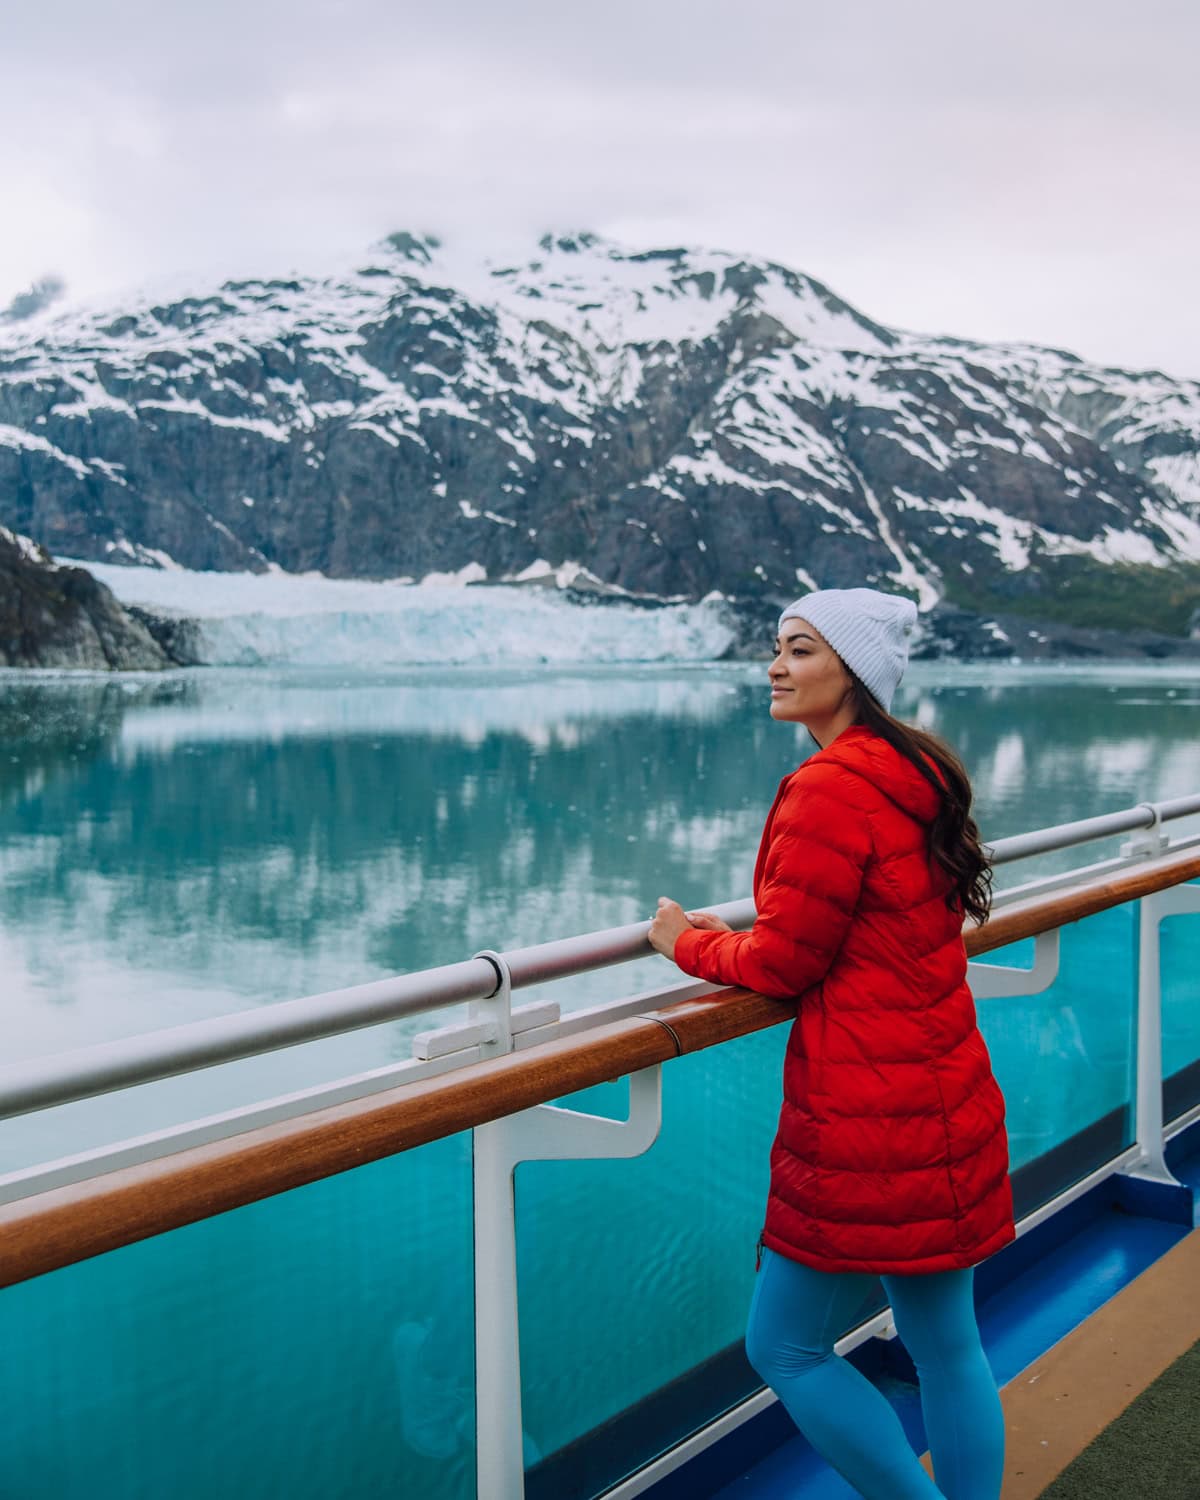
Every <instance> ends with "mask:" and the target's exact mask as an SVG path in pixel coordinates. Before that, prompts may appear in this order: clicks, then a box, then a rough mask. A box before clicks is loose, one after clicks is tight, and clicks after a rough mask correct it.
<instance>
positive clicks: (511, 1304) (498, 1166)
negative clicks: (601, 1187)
mask: <svg viewBox="0 0 1200 1500" xmlns="http://www.w3.org/2000/svg"><path fill="white" fill-rule="evenodd" d="M661 1124H662V1067H661V1065H660V1064H655V1066H654V1067H651V1068H646V1069H644V1070H643V1071H642V1072H640V1073H634V1074H633V1075H632V1076H631V1077H630V1080H629V1118H628V1119H626V1120H609V1119H606V1118H605V1117H604V1116H602V1115H588V1114H583V1113H581V1112H579V1111H576V1110H569V1109H560V1108H558V1107H557V1106H556V1105H552V1104H539V1105H537V1106H536V1107H535V1108H533V1109H527V1110H523V1111H522V1112H521V1113H520V1114H516V1115H507V1116H505V1117H504V1118H503V1119H500V1120H493V1121H492V1122H491V1123H490V1124H487V1125H480V1126H477V1127H476V1129H475V1130H474V1132H473V1136H474V1148H475V1149H474V1183H475V1442H476V1447H475V1466H476V1494H477V1495H478V1496H479V1500H524V1495H525V1440H524V1428H523V1425H522V1415H521V1338H520V1322H519V1313H518V1307H517V1242H516V1208H515V1202H514V1198H513V1172H514V1170H515V1168H516V1165H517V1163H518V1162H521V1161H584V1160H588V1159H598V1158H608V1159H613V1158H619V1157H632V1156H641V1155H642V1153H643V1152H645V1151H648V1150H649V1149H650V1147H651V1146H652V1145H653V1144H654V1142H655V1141H656V1140H657V1139H658V1132H659V1127H660V1126H661Z"/></svg>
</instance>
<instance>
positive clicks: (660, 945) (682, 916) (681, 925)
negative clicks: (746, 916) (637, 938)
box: [647, 896, 733, 958]
mask: <svg viewBox="0 0 1200 1500" xmlns="http://www.w3.org/2000/svg"><path fill="white" fill-rule="evenodd" d="M689 927H700V928H703V930H704V931H705V932H732V931H733V928H732V927H730V926H729V924H728V923H727V922H722V921H721V919H720V917H714V916H712V915H711V914H710V913H709V912H706V911H684V909H683V907H682V906H680V904H679V902H678V901H672V900H671V899H670V898H669V897H668V896H660V897H659V898H658V911H657V912H656V913H655V916H654V920H653V921H652V922H651V923H650V931H649V932H648V933H647V937H649V939H650V946H651V947H652V948H656V949H657V950H658V952H659V953H663V954H665V955H666V956H667V958H674V957H675V943H676V940H677V939H678V937H679V934H680V933H681V932H686V931H687V929H688V928H689Z"/></svg>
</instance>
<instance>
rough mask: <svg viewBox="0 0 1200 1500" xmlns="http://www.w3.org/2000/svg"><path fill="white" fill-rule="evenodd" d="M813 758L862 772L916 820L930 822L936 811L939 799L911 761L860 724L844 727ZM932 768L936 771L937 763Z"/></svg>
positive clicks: (848, 769) (854, 772) (855, 771)
mask: <svg viewBox="0 0 1200 1500" xmlns="http://www.w3.org/2000/svg"><path fill="white" fill-rule="evenodd" d="M812 758H813V759H814V760H815V759H818V758H819V759H820V760H822V761H827V762H830V763H832V764H835V765H839V766H841V767H843V768H844V769H845V770H847V771H850V772H852V773H853V774H854V775H855V776H861V777H862V778H863V780H864V781H869V782H870V783H871V785H872V786H873V787H875V788H876V790H877V791H879V792H881V793H882V794H883V796H885V797H887V798H888V800H889V801H891V802H894V803H895V804H896V806H897V807H898V808H900V810H901V812H905V813H907V814H908V816H909V817H910V818H915V819H916V820H917V822H918V823H932V822H933V820H934V818H935V816H936V815H937V810H938V806H939V803H940V801H941V799H940V798H939V796H938V794H937V792H936V791H935V790H934V788H933V787H932V786H931V785H930V784H929V782H928V781H926V779H925V777H924V776H922V775H921V773H920V771H918V770H917V768H916V766H914V765H913V763H912V761H910V760H909V759H908V758H907V757H906V756H904V755H901V754H900V752H899V750H897V749H895V747H894V746H892V745H889V744H888V742H887V740H885V739H883V738H882V737H881V736H880V735H877V734H875V733H873V732H872V731H871V730H870V729H867V728H865V727H864V726H863V725H862V724H852V725H851V726H850V728H849V729H843V731H842V732H841V734H839V735H838V737H837V739H836V740H834V742H833V743H832V744H831V745H829V746H827V748H826V749H824V750H821V751H819V752H818V754H817V755H816V756H814V757H812ZM933 769H934V774H935V775H936V774H938V773H937V769H936V767H934V768H933Z"/></svg>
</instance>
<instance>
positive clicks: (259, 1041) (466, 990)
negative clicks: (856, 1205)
mask: <svg viewBox="0 0 1200 1500" xmlns="http://www.w3.org/2000/svg"><path fill="white" fill-rule="evenodd" d="M1193 813H1200V795H1193V796H1189V797H1176V798H1173V799H1170V800H1167V801H1163V802H1157V803H1151V802H1143V803H1140V804H1139V805H1138V806H1137V807H1131V808H1127V809H1124V810H1122V811H1120V812H1115V813H1104V814H1101V815H1100V816H1098V817H1095V818H1084V819H1082V820H1080V821H1078V822H1074V823H1060V824H1057V825H1056V826H1054V827H1052V828H1043V829H1037V830H1035V831H1033V832H1031V833H1023V834H1017V835H1014V836H1013V837H1010V838H1004V839H997V840H996V842H995V843H994V844H992V845H990V846H989V853H990V857H991V860H992V862H993V863H994V864H1004V863H1010V862H1012V861H1013V860H1018V859H1025V858H1028V857H1030V856H1031V855H1034V854H1042V853H1047V852H1049V851H1051V850H1054V849H1068V848H1072V847H1075V846H1076V845H1079V844H1082V843H1088V842H1090V841H1092V840H1095V839H1102V838H1110V837H1113V836H1114V835H1116V834H1120V833H1125V832H1130V831H1132V830H1135V829H1139V828H1153V827H1155V826H1156V825H1157V824H1159V823H1164V822H1169V821H1171V820H1172V819H1175V818H1182V817H1187V816H1189V815H1191V814H1193ZM705 910H707V911H712V912H713V913H715V914H716V915H717V916H719V917H721V918H722V919H723V920H724V921H726V922H728V923H729V925H730V926H731V927H733V928H735V929H738V928H747V927H749V926H750V925H751V924H752V923H753V921H754V917H755V909H754V902H753V901H752V900H751V899H750V898H748V897H743V898H741V899H739V900H736V901H725V902H719V903H717V904H715V905H711V904H710V905H708V906H706V907H705ZM648 927H649V923H648V922H630V923H627V924H626V925H624V926H622V927H610V928H606V929H603V930H601V931H598V932H590V933H583V934H579V935H577V936H574V937H567V938H558V939H555V940H553V941H551V942H548V943H538V944H536V945H534V946H532V947H528V948H517V949H513V950H512V951H511V952H507V953H504V954H502V955H500V956H501V957H502V958H503V959H504V961H505V962H506V963H507V966H508V970H509V973H510V974H511V976H512V987H513V989H514V990H515V989H522V988H524V987H526V986H528V985H534V984H542V983H545V982H547V981H549V980H555V979H567V978H571V977H573V976H575V975H577V974H585V973H588V972H589V971H591V970H593V969H599V968H604V967H607V966H609V965H612V964H617V963H624V962H628V961H630V960H632V959H638V958H645V957H647V956H648V955H649V954H650V953H651V952H652V951H653V950H652V949H651V948H650V945H649V943H648V941H647V938H646V932H647V929H648ZM495 989H496V969H495V967H494V965H493V964H492V963H491V962H490V961H489V960H487V959H483V958H473V959H467V960H465V961H462V962H460V963H454V964H446V965H442V966H441V967H439V968H434V969H424V970H421V971H420V972H418V973H415V974H405V975H400V976H397V977H395V978H390V979H382V980H375V981H373V982H372V983H370V984H361V985H355V986H352V987H351V988H348V989H343V990H333V991H327V992H326V993H324V994H320V995H309V996H305V997H303V998H301V999H297V1000H281V1001H277V1002H275V1003H273V1004H271V1005H266V1006H261V1007H259V1008H258V1009H256V1010H251V1011H241V1012H235V1013H234V1014H232V1015H224V1016H214V1017H210V1018H209V1019H207V1020H203V1021H192V1022H188V1023H186V1024H185V1025H182V1026H172V1027H168V1028H165V1029H163V1030H160V1031H153V1032H146V1033H143V1034H142V1035H140V1036H133V1037H123V1038H120V1039H119V1040H117V1041H112V1042H101V1043H97V1044H93V1045H91V1046H88V1047H82V1048H78V1049H76V1050H73V1051H70V1052H61V1053H52V1054H50V1055H49V1056H47V1057H39V1058H31V1059H28V1060H26V1061H24V1062H20V1063H14V1064H10V1065H9V1066H8V1067H5V1068H0V1120H4V1119H9V1118H11V1117H13V1116H15V1115H22V1114H28V1113H31V1112H32V1111H34V1110H40V1109H49V1108H52V1107H53V1106H56V1105H60V1104H71V1103H75V1102H76V1101H78V1100H81V1099H88V1098H93V1097H94V1096H96V1095H98V1094H105V1093H109V1092H111V1091H112V1090H114V1089H122V1088H130V1087H133V1086H135V1085H138V1084H144V1083H153V1082H156V1081H158V1080H159V1079H164V1078H173V1077H177V1076H178V1075H179V1074H181V1073H189V1072H194V1071H196V1070H198V1069H201V1068H209V1067H215V1066H218V1065H219V1064H222V1063H228V1062H237V1061H239V1060H241V1059H243V1058H248V1057H256V1056H259V1055H261V1054H263V1053H265V1052H274V1051H278V1050H279V1049H281V1048H284V1047H292V1046H296V1045H297V1044H299V1043H302V1042H312V1041H319V1040H322V1039H324V1038H327V1037H331V1036H340V1035H342V1034H343V1033H345V1032H349V1031H355V1030H360V1029H362V1028H364V1027H368V1026H379V1025H382V1024H384V1023H386V1022H389V1021H397V1020H401V1019H403V1018H405V1017H407V1016H414V1015H418V1014H427V1013H429V1012H433V1011H437V1010H441V1009H445V1008H447V1007H449V1006H452V1005H457V1004H461V1003H463V1002H465V1001H472V1000H483V999H486V998H487V997H488V996H490V995H492V994H493V993H494V992H495Z"/></svg>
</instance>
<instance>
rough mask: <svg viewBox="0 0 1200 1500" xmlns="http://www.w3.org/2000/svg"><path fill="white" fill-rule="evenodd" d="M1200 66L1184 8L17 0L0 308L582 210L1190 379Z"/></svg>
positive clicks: (888, 2) (968, 321)
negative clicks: (56, 283)
mask: <svg viewBox="0 0 1200 1500" xmlns="http://www.w3.org/2000/svg"><path fill="white" fill-rule="evenodd" d="M1198 58H1200V5H1198V4H1196V3H1195V0H1137V3H1136V4H1135V3H1134V0H1038V3H1030V0H1003V3H999V0H995V3H992V4H982V3H979V0H820V3H815V0H604V3H603V4H600V3H588V0H508V3H507V4H505V3H499V4H498V3H497V0H459V3H456V0H423V3H420V4H416V3H412V0H239V3H234V0H205V3H204V4H203V5H198V4H194V3H187V4H185V3H183V0H57V3H55V4H53V5H49V4H40V5H29V4H25V5H22V6H21V7H20V8H19V10H18V8H17V7H16V5H15V4H14V3H13V0H7V3H6V4H5V5H4V6H3V8H2V9H0V184H2V186H3V203H4V218H5V227H4V230H3V232H0V307H2V306H4V305H5V304H6V303H7V302H8V300H9V298H10V297H11V296H13V295H14V294H15V293H17V292H18V291H20V290H22V289H23V288H24V287H25V286H27V285H28V284H29V283H30V282H31V281H32V280H33V279H35V278H37V277H39V276H42V275H44V274H46V273H50V272H54V273H57V274H59V275H61V276H62V277H64V278H65V279H66V281H67V282H68V284H69V286H70V288H71V290H72V291H73V292H75V293H78V294H88V295H91V294H102V295H105V296H108V295H110V294H112V295H116V294H118V293H119V291H120V289H121V288H122V287H126V286H136V285H137V284H139V283H140V282H143V281H145V280H147V279H152V278H155V277H157V276H159V275H161V274H164V273H166V274H171V273H175V272H178V271H188V272H191V271H195V272H200V273H204V274H210V273H211V274H213V275H218V276H220V275H225V274H228V273H230V272H234V271H236V272H238V273H244V272H259V273H271V274H274V273H278V272H281V271H286V270H288V269H298V270H304V269H316V270H319V269H321V267H322V265H323V264H325V263H328V262H329V260H330V259H331V258H341V257H342V256H344V255H347V254H348V255H354V254H357V253H358V252H360V251H365V249H366V247H367V246H368V245H370V244H371V243H372V242H373V241H374V240H376V239H378V238H379V237H380V236H382V235H383V234H386V233H388V232H390V231H392V230H395V229H400V228H404V229H414V230H432V231H434V232H438V233H441V234H442V236H443V237H444V238H445V239H446V240H448V241H453V242H456V243H458V244H461V245H464V246H477V247H478V248H479V249H480V250H483V251H492V250H494V251H496V252H498V253H505V254H507V253H510V252H511V249H512V247H513V246H514V244H515V243H516V242H526V243H529V244H531V242H532V240H533V239H535V238H536V237H537V236H538V235H539V234H541V233H542V232H544V231H545V230H546V229H548V228H556V229H565V228H590V229H593V230H595V231H597V232H599V233H601V234H606V235H609V236H612V237H613V238H615V239H618V240H620V241H622V242H625V243H628V244H630V245H633V246H636V247H650V246H655V245H677V244H692V245H703V246H706V247H710V248H720V249H730V250H736V251H739V252H748V253H751V254H756V255H761V256H768V257H771V258H773V259H775V260H779V261H783V262H784V263H786V264H788V265H791V266H793V267H795V268H796V269H799V270H803V271H807V272H809V273H810V274H812V275H814V276H817V277H819V278H820V279H822V280H824V281H826V282H828V283H829V284H830V285H831V286H832V287H833V288H834V289H835V290H836V291H838V292H839V293H841V295H843V296H844V297H846V298H847V299H848V300H849V301H851V302H853V303H854V304H855V305H856V306H857V307H859V308H860V309H861V310H862V311H864V312H865V313H867V314H868V315H870V316H872V317H874V318H877V319H879V320H881V321H883V322H886V323H891V324H893V325H897V326H900V327H907V328H912V329H919V330H923V331H928V332H937V333H954V334H959V335H963V336H965V337H972V338H982V339H1028V340H1032V341H1035V342H1038V343H1045V344H1052V345H1056V346H1059V347H1063V348H1069V349H1074V350H1076V351H1077V352H1079V353H1081V354H1084V355H1085V356H1087V357H1089V358H1092V359H1096V360H1100V361H1102V362H1105V363H1113V364H1125V365H1129V366H1131V367H1139V368H1140V367H1149V366H1158V367H1160V368H1163V369H1166V370H1168V371H1171V372H1172V373H1175V374H1179V375H1186V376H1192V377H1200V296H1198V295H1197V286H1196V281H1197V278H1196V265H1197V256H1196V242H1197V234H1198V231H1200V170H1198V167H1197V163H1198V162H1200V89H1198V88H1197V86H1196V81H1195V75H1196V68H1197V59H1198Z"/></svg>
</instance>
